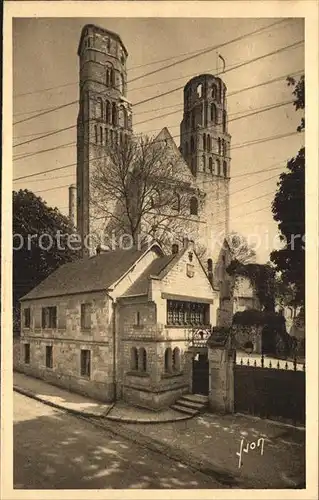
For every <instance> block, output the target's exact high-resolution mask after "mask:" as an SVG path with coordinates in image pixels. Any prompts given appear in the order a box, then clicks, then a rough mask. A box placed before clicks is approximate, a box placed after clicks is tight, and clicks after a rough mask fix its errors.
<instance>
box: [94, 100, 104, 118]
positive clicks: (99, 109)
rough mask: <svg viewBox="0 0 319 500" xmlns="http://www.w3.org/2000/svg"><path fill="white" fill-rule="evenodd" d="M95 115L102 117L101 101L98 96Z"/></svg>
mask: <svg viewBox="0 0 319 500" xmlns="http://www.w3.org/2000/svg"><path fill="white" fill-rule="evenodd" d="M95 116H96V118H103V101H102V99H101V97H98V98H97V100H96V111H95Z"/></svg>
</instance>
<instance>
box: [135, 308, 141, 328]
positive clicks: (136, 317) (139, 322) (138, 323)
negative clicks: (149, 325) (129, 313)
mask: <svg viewBox="0 0 319 500" xmlns="http://www.w3.org/2000/svg"><path fill="white" fill-rule="evenodd" d="M140 325H141V315H140V311H137V312H136V316H135V326H140Z"/></svg>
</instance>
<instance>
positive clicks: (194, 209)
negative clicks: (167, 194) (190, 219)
mask: <svg viewBox="0 0 319 500" xmlns="http://www.w3.org/2000/svg"><path fill="white" fill-rule="evenodd" d="M190 214H191V215H198V200H197V198H195V196H193V197H192V198H191V200H190Z"/></svg>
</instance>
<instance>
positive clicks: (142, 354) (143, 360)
mask: <svg viewBox="0 0 319 500" xmlns="http://www.w3.org/2000/svg"><path fill="white" fill-rule="evenodd" d="M138 365H139V371H141V372H146V369H147V356H146V350H145V349H144V347H140V348H139V351H138Z"/></svg>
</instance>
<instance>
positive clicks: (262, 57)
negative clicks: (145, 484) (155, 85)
mask: <svg viewBox="0 0 319 500" xmlns="http://www.w3.org/2000/svg"><path fill="white" fill-rule="evenodd" d="M302 43H304V40H299V41H298V42H295V43H293V44H291V45H286V46H284V47H281V48H280V49H277V50H274V51H272V52H269V53H267V54H264V55H262V56H258V57H255V58H254V59H251V60H250V61H249V62H247V61H245V62H243V63H241V64H238V65H237V66H234V67H233V68H229V69H225V71H222V72H219V73H217V74H216V75H215V76H217V75H220V74H225V73H229V72H230V71H234V70H235V69H238V68H241V67H243V66H246V65H247V64H251V63H253V62H256V61H259V60H261V59H264V58H266V57H270V56H272V55H275V54H279V53H280V52H282V51H284V50H288V49H291V48H293V47H297V46H298V45H301V44H302ZM183 88H184V85H182V86H181V87H176V88H174V89H171V90H168V91H166V92H163V93H161V94H157V95H155V96H152V97H148V98H147V99H144V100H142V101H139V102H136V103H135V104H134V106H139V105H140V104H145V103H147V102H150V101H153V100H154V99H158V98H159V97H164V96H166V95H169V94H172V93H173V92H176V91H177V90H181V89H183Z"/></svg>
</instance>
